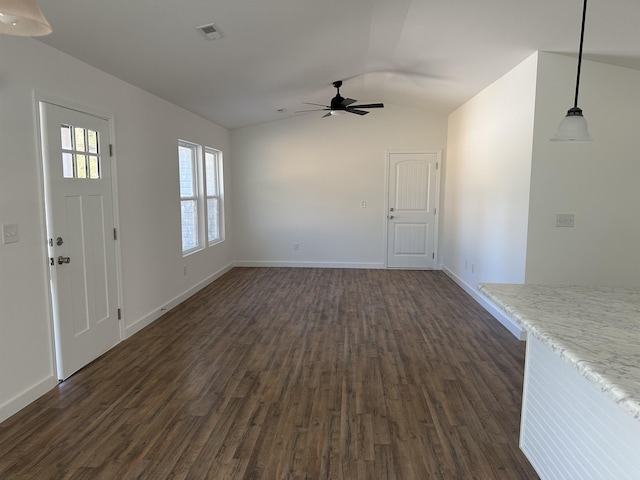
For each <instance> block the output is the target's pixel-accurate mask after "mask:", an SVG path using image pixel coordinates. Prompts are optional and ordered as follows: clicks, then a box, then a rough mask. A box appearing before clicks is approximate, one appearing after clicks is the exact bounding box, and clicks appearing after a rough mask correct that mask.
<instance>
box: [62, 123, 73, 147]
mask: <svg viewBox="0 0 640 480" xmlns="http://www.w3.org/2000/svg"><path fill="white" fill-rule="evenodd" d="M60 139H61V140H62V148H64V149H65V150H71V148H72V144H71V127H70V126H69V125H60Z"/></svg>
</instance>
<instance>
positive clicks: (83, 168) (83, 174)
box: [76, 155, 87, 178]
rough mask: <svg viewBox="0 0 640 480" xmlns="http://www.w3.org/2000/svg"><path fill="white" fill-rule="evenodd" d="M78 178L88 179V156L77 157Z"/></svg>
mask: <svg viewBox="0 0 640 480" xmlns="http://www.w3.org/2000/svg"><path fill="white" fill-rule="evenodd" d="M76 176H77V177H78V178H87V156H86V155H76Z"/></svg>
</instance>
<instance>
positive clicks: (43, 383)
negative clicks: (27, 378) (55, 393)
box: [0, 374, 58, 422]
mask: <svg viewBox="0 0 640 480" xmlns="http://www.w3.org/2000/svg"><path fill="white" fill-rule="evenodd" d="M56 385H58V380H57V378H56V376H55V375H53V374H52V375H49V376H47V377H45V378H43V379H42V380H40V381H39V382H37V383H36V384H34V385H32V386H30V387H29V388H27V389H26V390H24V391H23V392H22V393H19V394H18V395H16V396H15V397H13V398H11V399H9V400H7V401H6V402H4V403H3V404H2V405H0V422H3V421H5V420H6V419H7V418H9V417H10V416H11V415H13V414H15V413H17V412H19V411H20V410H22V409H23V408H24V407H26V406H27V405H29V404H30V403H31V402H33V401H35V400H37V399H38V398H40V397H41V396H42V395H44V394H45V393H47V392H48V391H49V390H51V389H52V388H54V387H55V386H56Z"/></svg>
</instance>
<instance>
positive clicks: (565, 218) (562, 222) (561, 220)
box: [556, 213, 576, 227]
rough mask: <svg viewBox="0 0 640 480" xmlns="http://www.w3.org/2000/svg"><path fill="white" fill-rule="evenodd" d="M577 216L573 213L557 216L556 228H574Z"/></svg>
mask: <svg viewBox="0 0 640 480" xmlns="http://www.w3.org/2000/svg"><path fill="white" fill-rule="evenodd" d="M575 219H576V216H575V214H573V213H558V214H556V227H573V226H574V224H575Z"/></svg>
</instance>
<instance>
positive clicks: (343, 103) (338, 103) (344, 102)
mask: <svg viewBox="0 0 640 480" xmlns="http://www.w3.org/2000/svg"><path fill="white" fill-rule="evenodd" d="M333 86H334V87H335V88H336V90H337V94H336V96H335V97H333V98H332V99H331V104H330V105H321V104H319V103H308V102H303V103H304V104H305V105H317V106H318V107H325V108H317V109H315V110H299V111H297V112H296V113H302V112H320V111H325V110H328V112H329V113H327V114H326V115H323V116H322V118H324V117H329V116H331V115H341V114H343V113H347V112H349V113H355V114H356V115H366V114H367V113H369V112H367V111H365V110H361V109H362V108H384V105H383V104H382V103H367V104H363V105H353V103H355V102H356V100H354V99H353V98H344V97H343V96H342V95H340V87H341V86H342V80H338V81H337V82H333Z"/></svg>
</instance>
